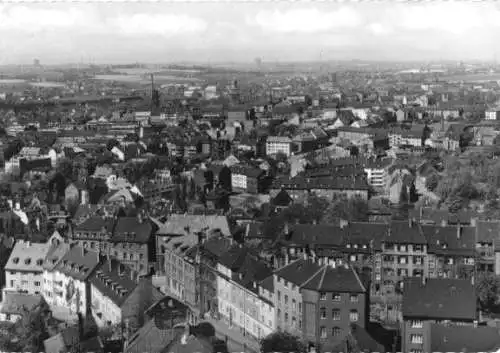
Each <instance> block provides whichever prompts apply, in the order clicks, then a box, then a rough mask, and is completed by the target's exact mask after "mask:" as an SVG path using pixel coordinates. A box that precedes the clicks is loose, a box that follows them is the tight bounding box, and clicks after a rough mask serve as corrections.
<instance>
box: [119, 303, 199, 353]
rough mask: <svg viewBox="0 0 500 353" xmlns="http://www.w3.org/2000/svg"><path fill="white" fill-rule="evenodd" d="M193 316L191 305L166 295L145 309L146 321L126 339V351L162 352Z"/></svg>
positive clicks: (132, 352)
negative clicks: (189, 317) (179, 327)
mask: <svg viewBox="0 0 500 353" xmlns="http://www.w3.org/2000/svg"><path fill="white" fill-rule="evenodd" d="M188 316H192V314H191V310H190V309H189V307H188V306H187V305H185V304H183V303H182V302H180V301H178V300H176V299H174V298H172V297H168V296H167V297H164V298H162V299H160V300H159V301H158V302H156V303H154V304H153V305H152V306H151V307H150V308H148V309H147V310H146V311H145V317H146V323H145V324H144V325H143V326H142V327H141V328H140V329H139V330H138V331H137V332H136V333H134V334H133V335H132V336H131V337H130V338H129V339H127V340H126V342H125V345H124V349H123V352H124V353H144V352H162V351H163V349H165V348H166V347H168V346H169V345H170V344H171V343H172V341H173V340H174V339H175V337H176V336H177V335H178V333H179V330H178V329H177V330H176V327H178V326H179V325H182V326H181V332H183V331H184V326H185V324H186V323H187V322H188Z"/></svg>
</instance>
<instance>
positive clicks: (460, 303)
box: [403, 278, 477, 321]
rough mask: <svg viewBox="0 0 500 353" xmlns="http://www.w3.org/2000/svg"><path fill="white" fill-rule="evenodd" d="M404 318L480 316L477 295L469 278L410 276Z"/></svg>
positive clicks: (406, 291)
mask: <svg viewBox="0 0 500 353" xmlns="http://www.w3.org/2000/svg"><path fill="white" fill-rule="evenodd" d="M403 317H405V318H420V319H436V320H470V321H473V320H475V319H476V318H477V298H476V294H475V291H474V286H473V285H472V283H471V282H470V281H468V280H459V279H427V280H425V284H424V283H423V280H422V279H421V278H408V279H407V280H405V282H404V294H403Z"/></svg>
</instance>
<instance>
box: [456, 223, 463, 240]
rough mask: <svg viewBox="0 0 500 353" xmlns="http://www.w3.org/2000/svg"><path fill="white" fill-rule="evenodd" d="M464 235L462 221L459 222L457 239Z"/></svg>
mask: <svg viewBox="0 0 500 353" xmlns="http://www.w3.org/2000/svg"><path fill="white" fill-rule="evenodd" d="M461 235H462V227H460V223H457V239H460V236H461Z"/></svg>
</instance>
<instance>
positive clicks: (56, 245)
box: [42, 232, 71, 303]
mask: <svg viewBox="0 0 500 353" xmlns="http://www.w3.org/2000/svg"><path fill="white" fill-rule="evenodd" d="M48 243H50V249H49V251H48V253H47V256H45V260H44V262H43V265H42V268H43V283H42V289H43V290H42V295H43V297H44V298H45V300H46V301H47V302H48V303H54V302H55V296H56V293H55V292H54V288H55V287H54V280H55V272H53V269H54V268H55V267H56V266H57V265H58V264H59V262H60V261H61V260H62V258H63V257H64V255H66V253H67V252H68V251H69V250H70V249H71V245H70V244H68V243H65V242H64V241H63V238H62V237H61V235H59V233H57V232H55V233H54V234H53V235H52V237H51V238H50V239H49V240H48Z"/></svg>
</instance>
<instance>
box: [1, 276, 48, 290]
mask: <svg viewBox="0 0 500 353" xmlns="http://www.w3.org/2000/svg"><path fill="white" fill-rule="evenodd" d="M5 278H6V281H5V288H6V289H14V290H21V291H27V293H29V294H40V293H41V292H42V290H43V285H42V283H43V272H25V271H5ZM37 284H38V285H37Z"/></svg>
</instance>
